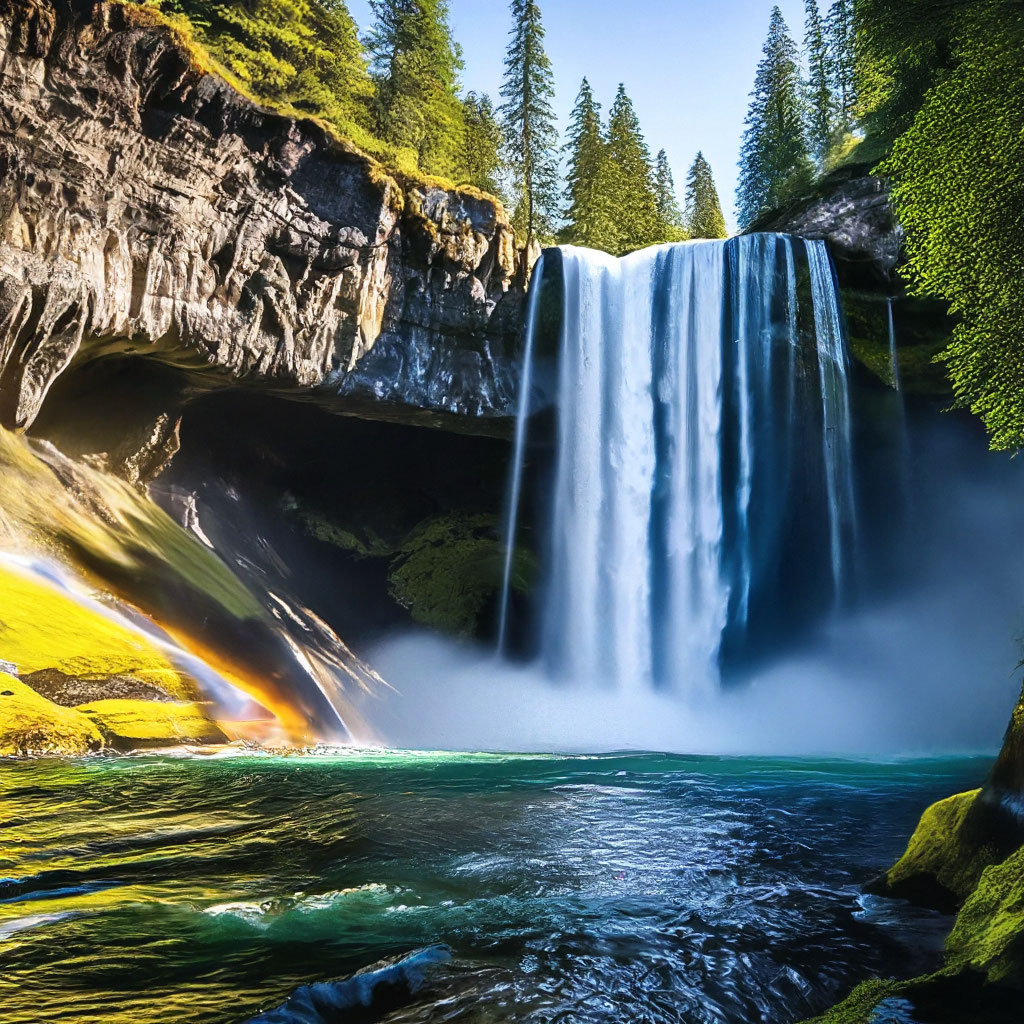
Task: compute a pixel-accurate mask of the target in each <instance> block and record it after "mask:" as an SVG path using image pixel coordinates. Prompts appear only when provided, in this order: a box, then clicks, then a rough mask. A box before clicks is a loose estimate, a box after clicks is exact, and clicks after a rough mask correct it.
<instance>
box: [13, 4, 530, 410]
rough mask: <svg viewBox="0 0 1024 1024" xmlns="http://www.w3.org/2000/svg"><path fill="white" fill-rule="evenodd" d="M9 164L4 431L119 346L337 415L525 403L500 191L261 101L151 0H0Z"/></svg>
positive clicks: (511, 250)
mask: <svg viewBox="0 0 1024 1024" xmlns="http://www.w3.org/2000/svg"><path fill="white" fill-rule="evenodd" d="M0 175H2V180H3V182H4V188H3V192H2V195H0V424H2V425H4V426H7V427H9V428H10V427H13V428H25V427H29V426H31V425H32V423H33V422H34V421H35V419H36V417H37V415H38V414H39V412H40V408H41V406H42V404H43V402H44V400H45V399H46V396H47V393H48V391H49V389H50V388H51V386H52V385H53V383H54V382H55V381H56V380H57V379H58V378H59V377H60V376H61V375H62V374H64V373H65V372H66V371H67V370H68V369H69V368H71V369H72V370H74V369H75V368H79V367H81V366H83V365H84V364H86V363H90V362H93V361H95V360H97V359H98V358H100V357H103V356H109V355H112V354H122V355H130V356H133V357H136V356H146V357H149V358H150V359H155V360H158V361H160V362H162V363H165V364H169V365H172V366H175V367H179V368H182V369H184V370H185V371H187V372H188V375H189V379H190V382H191V383H192V384H193V385H198V386H199V387H200V388H214V387H219V386H224V385H237V384H239V383H241V384H244V385H245V386H251V387H256V388H261V389H267V390H273V391H275V392H279V393H284V394H294V395H297V396H301V397H304V398H313V399H314V400H316V401H318V402H321V403H323V404H325V405H327V406H328V407H330V408H332V409H333V410H335V411H339V412H357V413H358V412H362V413H365V412H366V411H367V409H368V408H371V407H372V409H374V410H376V409H378V408H380V409H382V410H386V408H387V407H390V408H391V415H400V416H405V417H407V418H415V416H416V414H417V413H418V412H422V413H423V414H424V415H425V416H431V415H436V414H443V413H455V414H469V415H472V416H479V417H484V418H486V417H498V416H503V415H506V414H508V413H509V412H510V411H511V402H512V389H513V385H514V376H513V374H512V372H511V370H510V367H511V365H512V363H511V361H510V357H511V356H513V355H514V352H515V349H516V347H517V345H518V326H519V312H518V311H519V305H520V301H519V300H520V293H519V291H518V290H517V289H515V288H514V287H513V282H514V281H515V280H516V277H517V266H516V259H517V257H516V250H515V246H514V242H513V235H512V231H511V229H510V227H509V224H508V221H507V218H506V216H505V213H504V211H503V209H502V208H501V206H500V204H498V203H497V202H496V201H494V200H492V199H489V198H487V197H485V196H482V195H479V194H475V193H472V192H471V191H460V190H446V189H444V188H440V187H434V186H431V185H428V184H423V183H416V182H404V183H403V182H399V181H397V180H396V179H394V178H393V177H391V176H389V175H388V174H386V173H385V172H384V171H383V170H382V169H381V168H380V167H379V166H378V165H377V164H375V163H374V162H373V161H372V160H370V159H369V158H367V157H365V156H364V155H362V154H361V153H358V152H356V151H355V150H353V149H351V148H350V147H347V146H346V145H344V144H343V143H341V142H339V141H338V140H336V139H335V138H333V137H332V136H331V135H330V134H329V133H328V132H327V131H325V130H324V129H322V128H321V127H319V126H318V125H317V124H314V123H312V122H307V121H296V120H294V119H291V118H288V117H285V116H282V115H279V114H277V113H274V112H271V111H268V110H266V109H263V108H261V107H259V106H257V105H255V104H254V103H252V102H250V101H249V100H247V99H246V98H244V97H242V96H241V95H239V94H238V93H237V92H235V91H234V90H233V89H232V88H231V87H230V86H229V85H227V84H226V83H225V82H224V81H223V80H221V79H220V78H218V77H217V76H215V75H212V74H208V73H206V72H204V71H203V70H201V69H200V68H198V67H197V66H196V63H195V61H194V59H193V58H192V56H191V54H190V53H189V51H188V49H187V47H186V46H185V45H184V44H183V43H182V41H181V40H179V39H178V38H177V37H176V36H175V34H174V33H173V32H172V31H170V30H168V29H167V28H166V27H164V26H162V25H159V24H157V23H156V22H155V21H154V19H153V16H152V15H150V14H148V13H147V12H146V11H145V10H140V9H139V8H135V7H131V6H122V5H121V4H118V3H110V2H98V3H92V2H87V0H0ZM396 410H397V412H396ZM385 414H386V413H385ZM146 429H151V424H150V425H149V426H147V427H146Z"/></svg>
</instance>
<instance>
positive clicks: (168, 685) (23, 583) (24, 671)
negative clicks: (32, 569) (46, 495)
mask: <svg viewBox="0 0 1024 1024" xmlns="http://www.w3.org/2000/svg"><path fill="white" fill-rule="evenodd" d="M0 660H2V661H7V662H10V663H11V664H13V665H15V666H16V667H17V669H18V672H19V674H21V675H28V674H29V673H31V672H39V671H41V670H43V669H57V670H59V671H61V672H63V673H65V674H66V675H73V676H79V677H82V678H88V679H102V678H104V677H107V676H114V675H126V676H133V677H135V678H136V679H141V680H143V681H144V682H149V683H153V684H155V685H156V686H159V687H160V688H161V689H162V690H165V691H166V692H168V693H170V694H171V695H172V696H180V697H186V696H192V695H194V688H193V686H192V684H191V683H190V682H188V681H187V680H185V679H184V678H183V677H182V675H181V673H179V672H178V671H177V669H175V667H174V666H173V665H172V664H171V662H170V661H169V660H168V659H167V657H166V656H165V655H164V653H163V652H162V651H161V650H160V648H159V647H157V646H156V645H155V644H153V643H151V642H150V641H149V640H147V639H146V638H145V637H144V636H142V635H141V634H138V633H135V632H133V631H132V630H129V629H126V628H125V627H123V626H120V625H118V624H117V623H116V622H114V621H112V620H111V619H108V618H106V617H105V616H104V615H102V614H100V613H99V612H96V611H93V610H92V609H90V608H87V607H85V606H83V605H81V604H78V603H77V602H76V601H74V600H73V599H72V598H71V597H69V596H68V595H67V594H66V593H64V592H63V591H61V590H58V589H57V588H56V587H53V586H50V585H49V584H46V583H43V582H40V581H38V580H36V579H34V578H32V577H29V576H27V575H22V574H21V573H20V572H17V571H14V570H11V569H8V568H5V567H3V566H0Z"/></svg>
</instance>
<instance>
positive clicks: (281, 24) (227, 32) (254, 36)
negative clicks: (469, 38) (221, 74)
mask: <svg viewBox="0 0 1024 1024" xmlns="http://www.w3.org/2000/svg"><path fill="white" fill-rule="evenodd" d="M160 6H161V10H163V11H164V12H165V13H167V14H172V15H177V16H179V17H184V18H186V19H188V21H189V23H190V25H191V27H192V29H193V31H194V32H195V35H196V38H197V39H198V40H199V41H200V42H201V43H202V44H203V45H205V46H206V47H208V48H209V50H210V52H211V53H212V54H213V56H214V57H216V58H217V60H219V61H220V62H221V63H222V64H224V65H225V67H227V68H228V69H229V70H230V71H231V72H232V73H233V74H234V75H236V76H237V77H238V78H239V79H240V80H241V82H242V83H243V84H244V85H245V86H246V87H248V88H249V89H251V90H252V92H253V93H254V95H256V96H257V97H258V98H259V99H261V100H263V101H264V102H270V103H287V104H290V105H292V106H294V107H297V108H298V109H299V110H302V111H305V112H307V113H311V114H316V115H318V116H320V117H323V118H324V119H325V120H327V121H330V122H331V123H333V124H334V125H335V126H336V127H338V128H339V129H340V130H341V131H342V133H344V134H345V135H346V136H348V137H350V138H354V139H355V140H357V141H358V142H360V143H364V142H366V141H367V139H366V138H365V133H366V132H367V131H368V130H369V129H371V128H372V117H371V112H370V106H371V100H372V94H373V84H372V82H371V80H370V75H369V72H368V71H367V66H366V60H365V58H364V57H363V52H362V49H361V47H360V45H359V37H358V33H357V31H356V25H355V22H354V21H353V20H352V16H351V15H350V14H349V12H348V8H347V7H346V6H345V3H344V0H248V2H247V3H245V4H238V3H211V2H210V0H164V3H162V4H161V5H160Z"/></svg>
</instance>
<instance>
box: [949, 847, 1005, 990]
mask: <svg viewBox="0 0 1024 1024" xmlns="http://www.w3.org/2000/svg"><path fill="white" fill-rule="evenodd" d="M946 954H947V957H948V961H949V963H950V964H951V965H952V966H954V967H957V968H971V969H974V970H977V971H981V972H984V974H985V976H986V977H987V978H988V980H989V981H992V982H1002V983H1007V982H1012V983H1013V984H1015V985H1021V984H1022V983H1024V847H1022V848H1021V849H1019V850H1018V851H1017V852H1016V853H1015V854H1013V856H1011V857H1009V858H1007V859H1006V860H1004V861H1003V862H1002V863H1001V864H994V865H993V866H992V867H989V868H986V869H985V871H984V872H982V874H981V878H980V881H979V882H978V884H977V886H976V887H975V888H974V890H973V892H972V893H971V894H970V896H968V898H967V901H966V902H965V903H964V905H963V908H962V909H961V911H960V913H959V914H958V915H957V918H956V924H955V925H954V926H953V931H952V932H950V935H949V939H948V940H947V942H946Z"/></svg>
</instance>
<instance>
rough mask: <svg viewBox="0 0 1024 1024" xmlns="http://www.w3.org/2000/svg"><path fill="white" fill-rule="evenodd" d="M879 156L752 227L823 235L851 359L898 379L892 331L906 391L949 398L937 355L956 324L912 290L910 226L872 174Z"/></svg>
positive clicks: (830, 177)
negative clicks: (907, 275) (905, 268)
mask: <svg viewBox="0 0 1024 1024" xmlns="http://www.w3.org/2000/svg"><path fill="white" fill-rule="evenodd" d="M862 145H863V146H871V145H872V144H871V143H870V142H865V143H862ZM877 159H881V156H880V155H878V154H876V158H875V159H865V160H863V161H862V162H859V163H857V162H854V163H851V164H849V165H846V166H843V167H840V168H838V169H837V170H835V171H833V172H832V173H830V174H827V175H825V177H823V178H822V179H821V180H820V181H819V182H817V183H816V184H815V186H814V188H813V190H812V191H811V193H810V194H809V195H806V196H803V197H801V198H799V199H794V200H793V201H792V202H791V203H789V204H788V205H787V206H785V207H784V208H783V209H781V210H777V211H774V212H772V213H770V214H767V215H765V216H764V217H762V218H761V219H760V220H759V221H757V222H756V223H755V224H753V225H752V226H751V230H752V231H782V232H788V233H790V234H794V235H802V236H803V237H804V238H812V239H823V240H825V241H826V242H827V243H828V246H829V251H830V252H831V254H832V259H833V261H834V263H835V267H836V276H837V278H838V281H839V289H840V293H841V295H842V301H843V311H844V313H845V316H846V326H847V335H848V340H849V347H850V352H851V354H852V355H853V357H854V358H855V359H856V360H857V361H858V362H859V363H860V364H861V365H862V366H864V367H865V368H866V369H867V370H868V371H869V372H870V373H871V374H873V375H874V376H875V377H877V378H878V379H880V380H881V381H882V383H884V384H889V385H895V384H896V380H894V376H893V370H894V366H893V359H892V350H891V348H890V329H891V331H892V341H894V342H895V345H896V347H897V350H898V360H897V367H898V370H899V374H900V383H901V386H902V388H903V390H904V391H906V392H908V393H910V394H920V395H930V396H939V397H941V398H943V399H948V398H949V397H950V396H951V389H950V385H949V381H948V379H947V377H946V373H945V370H944V368H943V367H942V365H941V364H938V363H935V362H934V361H933V360H934V358H935V356H936V355H937V354H938V353H939V352H941V351H942V350H943V349H944V348H945V347H946V346H947V345H948V344H949V339H950V332H951V331H952V322H951V320H950V318H949V315H948V313H947V310H946V307H945V306H944V305H943V304H942V303H939V302H935V301H933V300H925V299H921V298H918V297H915V296H911V295H908V294H907V289H906V286H905V282H904V279H903V277H902V275H901V273H900V270H901V265H902V264H903V261H904V258H905V252H904V248H903V242H904V232H903V228H902V227H901V225H900V224H899V222H898V221H897V219H896V216H895V213H894V211H893V209H892V204H891V202H890V189H889V183H888V181H887V180H886V179H885V178H882V177H879V176H878V175H876V174H873V173H872V169H873V167H874V164H875V163H876V160H877Z"/></svg>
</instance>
